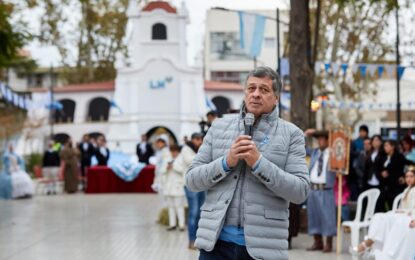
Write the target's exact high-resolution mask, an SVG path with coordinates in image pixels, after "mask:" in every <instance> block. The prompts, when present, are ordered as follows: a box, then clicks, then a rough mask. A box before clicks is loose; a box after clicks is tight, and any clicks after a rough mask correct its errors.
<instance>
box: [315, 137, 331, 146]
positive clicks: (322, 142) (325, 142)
mask: <svg viewBox="0 0 415 260" xmlns="http://www.w3.org/2000/svg"><path fill="white" fill-rule="evenodd" d="M328 145H329V140H328V139H327V137H325V136H319V137H318V147H319V148H320V149H326V148H327V146H328Z"/></svg>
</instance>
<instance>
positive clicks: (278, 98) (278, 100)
mask: <svg viewBox="0 0 415 260" xmlns="http://www.w3.org/2000/svg"><path fill="white" fill-rule="evenodd" d="M275 98H276V99H277V100H276V101H275V104H278V102H280V97H279V96H275Z"/></svg>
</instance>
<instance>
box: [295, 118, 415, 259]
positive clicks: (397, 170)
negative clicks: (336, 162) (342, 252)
mask: <svg viewBox="0 0 415 260" xmlns="http://www.w3.org/2000/svg"><path fill="white" fill-rule="evenodd" d="M305 134H306V136H313V137H315V138H316V139H317V142H318V147H317V148H316V149H313V150H311V152H310V154H311V159H310V164H309V171H310V183H311V185H310V194H309V196H308V199H307V202H306V204H305V205H306V208H307V217H308V218H307V219H308V233H309V235H311V236H313V238H314V243H313V245H312V246H311V247H310V248H309V249H308V250H311V251H320V250H322V251H323V252H331V251H332V242H333V237H334V236H336V207H338V206H339V205H337V192H338V183H337V178H336V172H332V171H330V167H329V163H330V160H329V147H328V145H329V143H328V137H329V133H328V131H315V130H314V129H309V130H307V131H305ZM412 144H413V141H412V140H411V138H410V136H406V137H405V138H404V139H403V141H402V143H401V144H400V145H398V143H397V142H396V141H394V140H383V138H382V137H381V136H380V135H373V136H372V137H369V130H368V127H367V126H366V125H362V126H360V127H359V137H358V138H357V139H355V140H353V141H352V143H351V152H350V172H349V174H348V175H347V176H345V178H344V181H343V197H342V198H341V199H342V205H340V206H341V207H342V209H341V211H342V220H349V218H350V209H349V203H348V202H349V201H350V200H356V199H357V197H358V196H359V195H360V194H361V193H362V192H364V191H366V190H369V189H374V188H375V189H379V191H380V196H379V198H378V200H377V203H376V208H375V212H376V213H379V214H376V215H375V217H374V218H373V220H372V225H371V228H370V229H369V239H368V240H366V241H365V242H364V243H362V244H361V245H359V247H356V248H353V249H351V252H353V253H356V254H362V253H364V252H367V251H368V249H371V248H372V245H373V244H376V248H377V250H378V251H377V253H376V254H378V255H381V254H385V256H384V258H380V256H379V259H406V258H399V257H398V258H396V257H395V258H394V257H390V258H388V257H389V256H388V257H387V256H386V255H387V254H389V255H394V256H397V255H398V254H401V253H411V254H415V252H414V250H413V249H399V250H398V249H396V248H395V249H396V250H395V251H393V253H392V251H391V249H390V248H389V246H388V244H387V241H386V238H387V237H389V233H390V232H391V231H390V230H389V229H388V228H391V227H392V226H393V225H398V224H397V223H401V224H402V223H406V224H403V226H401V228H402V229H401V234H402V235H403V234H404V232H403V230H406V232H407V233H408V235H407V236H412V237H413V236H414V232H411V231H410V228H413V227H414V219H415V211H414V209H415V204H414V203H415V198H414V197H413V196H414V192H415V189H413V187H414V186H415V183H414V180H413V173H414V170H415V168H414V166H413V165H415V160H414V154H415V149H413V148H412ZM405 173H406V175H405ZM400 194H403V196H402V197H403V199H402V203H401V207H400V209H399V212H400V213H402V214H396V212H391V209H392V206H393V203H394V200H395V198H396V197H397V196H398V195H400ZM384 212H388V213H384ZM297 214H298V213H297ZM401 216H403V218H404V219H405V221H406V222H405V221H402V219H401ZM294 221H295V220H292V221H291V223H290V224H293V225H299V223H298V221H299V220H296V221H297V223H293V222H294ZM411 221H412V222H411ZM409 223H411V224H409ZM396 228H397V227H396ZM405 234H406V233H405ZM323 237H326V240H325V241H324V240H323ZM375 241H376V243H375ZM388 243H391V242H388ZM378 244H381V245H380V246H378ZM388 248H389V249H388ZM382 250H383V251H382ZM385 250H386V251H385ZM382 252H383V253H382ZM385 252H386V253H385ZM372 253H374V251H373V252H372ZM377 259H378V258H377ZM408 259H409V258H408Z"/></svg>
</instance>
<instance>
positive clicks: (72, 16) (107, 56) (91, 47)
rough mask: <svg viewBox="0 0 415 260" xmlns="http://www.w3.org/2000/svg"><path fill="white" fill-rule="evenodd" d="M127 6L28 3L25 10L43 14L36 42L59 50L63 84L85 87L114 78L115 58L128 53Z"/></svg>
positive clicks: (62, 0)
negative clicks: (126, 41) (93, 82)
mask: <svg viewBox="0 0 415 260" xmlns="http://www.w3.org/2000/svg"><path fill="white" fill-rule="evenodd" d="M14 1H17V0H14ZM137 1H139V0H137ZM128 3H129V1H128V0H59V1H58V0H26V1H25V5H24V8H26V9H27V8H34V9H35V8H36V9H38V10H41V12H42V15H41V16H40V21H39V22H40V32H39V34H38V35H36V38H37V39H38V40H39V41H40V42H41V43H43V44H48V45H53V46H55V47H56V48H57V50H58V52H59V54H60V56H61V64H62V66H63V67H64V68H63V71H64V73H63V74H62V76H63V80H64V81H66V83H84V82H92V81H105V80H108V79H113V78H115V69H114V62H115V57H116V54H117V53H118V52H123V53H126V52H125V50H126V49H125V46H124V45H123V37H124V34H125V27H126V23H127V16H126V11H127V8H128ZM22 9H23V6H22Z"/></svg>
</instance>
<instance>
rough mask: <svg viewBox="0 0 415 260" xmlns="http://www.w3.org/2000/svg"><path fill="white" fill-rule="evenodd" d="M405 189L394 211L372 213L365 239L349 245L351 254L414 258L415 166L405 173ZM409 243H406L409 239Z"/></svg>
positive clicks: (385, 257)
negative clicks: (354, 245)
mask: <svg viewBox="0 0 415 260" xmlns="http://www.w3.org/2000/svg"><path fill="white" fill-rule="evenodd" d="M405 182H406V184H407V188H406V189H405V190H404V192H403V197H402V200H401V203H400V206H399V208H398V209H397V210H395V211H388V212H386V213H377V214H375V215H374V216H373V218H372V220H371V223H370V226H369V232H368V235H367V237H366V239H365V240H364V241H363V242H362V243H360V244H359V245H358V246H357V247H354V248H350V251H351V253H352V254H353V255H360V256H363V255H366V256H368V257H370V256H377V257H376V259H413V258H414V257H415V247H414V245H415V234H414V232H415V230H414V229H413V228H414V227H415V226H414V223H413V220H414V219H415V167H414V166H411V167H409V170H408V171H407V172H406V174H405ZM409 241H410V243H409V244H408V242H409Z"/></svg>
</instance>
